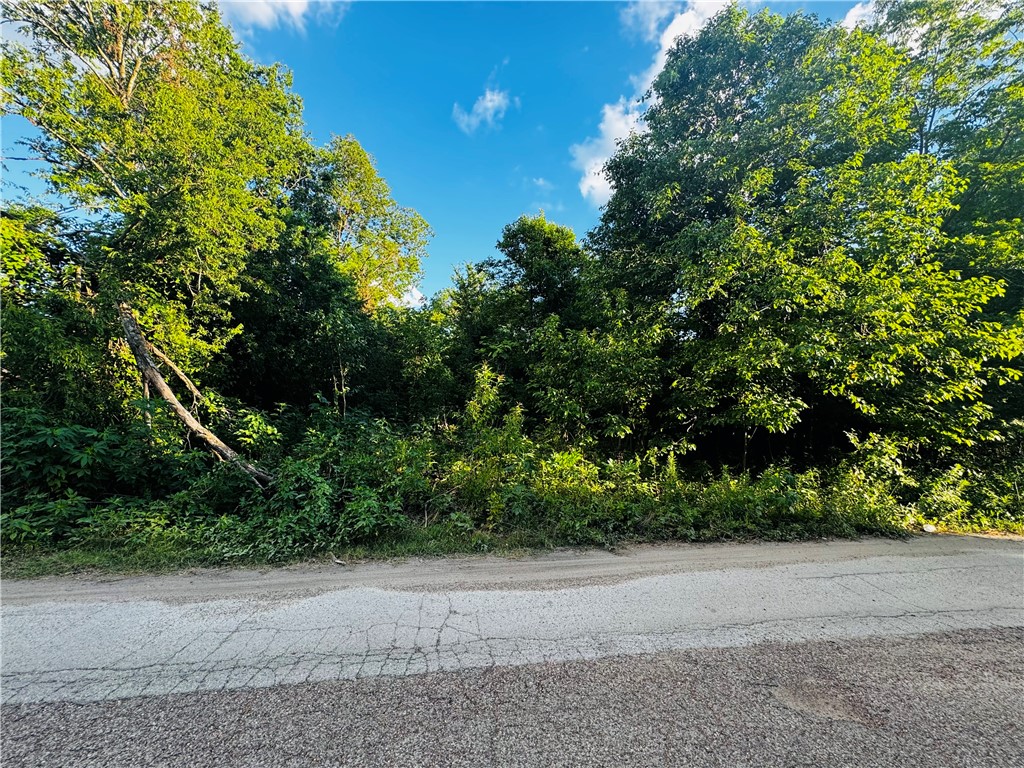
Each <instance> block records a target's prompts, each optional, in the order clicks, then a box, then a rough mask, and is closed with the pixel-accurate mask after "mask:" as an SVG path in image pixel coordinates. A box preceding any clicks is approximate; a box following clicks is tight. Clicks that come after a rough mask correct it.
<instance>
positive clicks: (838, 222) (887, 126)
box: [591, 8, 1024, 445]
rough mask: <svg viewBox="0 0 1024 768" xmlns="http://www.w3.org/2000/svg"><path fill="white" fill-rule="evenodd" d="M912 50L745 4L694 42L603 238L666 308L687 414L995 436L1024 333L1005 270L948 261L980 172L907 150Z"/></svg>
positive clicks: (606, 251)
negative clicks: (1006, 297) (1007, 315)
mask: <svg viewBox="0 0 1024 768" xmlns="http://www.w3.org/2000/svg"><path fill="white" fill-rule="evenodd" d="M906 62H907V59H906V56H905V54H903V53H901V52H900V51H899V50H897V49H894V48H893V47H891V46H890V45H888V44H887V43H886V42H885V41H883V40H881V39H880V38H879V37H877V36H876V35H873V34H871V33H869V32H865V31H861V30H855V31H852V32H850V31H846V30H843V29H841V28H838V27H826V26H824V25H821V24H819V23H818V22H816V21H815V20H814V19H812V18H808V17H805V16H802V15H800V14H794V15H791V16H789V17H786V18H785V19H783V18H781V17H779V16H775V15H773V14H770V13H767V12H762V13H759V14H757V15H755V16H750V15H748V14H747V13H746V12H744V11H742V10H740V9H737V8H731V9H728V10H726V11H724V12H723V13H722V14H720V15H719V16H717V17H716V18H715V19H714V20H712V22H711V23H709V25H708V26H706V27H705V28H704V29H703V30H702V31H701V33H700V34H698V35H697V36H695V37H692V38H680V39H679V40H678V41H677V42H676V45H675V47H674V48H673V50H672V51H671V52H670V54H669V57H668V61H667V63H666V66H665V69H664V71H663V72H662V73H661V74H660V75H659V77H658V79H657V80H656V81H655V83H654V86H653V96H654V98H653V99H652V105H651V107H650V109H649V111H648V112H647V115H646V125H647V128H648V130H647V131H646V132H644V133H641V134H639V135H637V136H634V137H633V138H631V139H630V140H628V141H627V142H626V143H624V145H623V146H622V147H621V148H620V150H619V152H618V153H617V154H616V155H615V157H613V158H612V160H611V161H610V162H609V165H608V173H609V176H610V178H611V180H612V182H613V184H614V187H615V190H616V191H615V194H614V196H613V198H612V199H611V201H610V202H609V204H608V207H607V209H606V211H605V213H604V215H603V218H602V222H601V224H600V226H599V227H598V229H597V230H596V231H595V233H593V235H592V238H591V240H592V242H593V243H594V244H595V246H596V247H597V248H598V250H599V253H600V255H601V258H602V261H603V262H604V263H605V264H606V265H608V266H609V269H612V270H615V271H617V272H618V273H619V274H621V275H622V276H623V278H624V280H623V282H624V284H625V286H626V287H627V289H628V290H629V291H630V292H631V294H632V295H633V297H634V300H635V301H636V302H637V304H638V305H639V306H643V305H644V304H646V303H649V302H651V301H653V300H664V301H667V302H668V306H669V312H668V317H667V321H668V322H669V323H670V324H671V325H672V326H673V327H674V328H675V329H676V330H675V333H676V338H677V344H676V346H675V351H674V353H673V354H672V355H671V357H670V359H669V361H668V365H669V367H670V368H671V370H672V372H673V375H674V377H675V390H676V392H677V395H678V397H677V400H676V403H675V408H676V410H677V415H678V416H679V417H680V418H683V419H696V420H697V421H698V423H699V424H700V425H701V426H702V427H703V429H704V430H705V431H708V430H711V429H713V428H714V427H715V425H721V424H727V425H730V424H731V425H735V426H736V427H738V428H740V429H741V430H742V431H745V432H748V433H749V432H750V431H752V430H755V429H758V428H764V429H767V430H769V431H773V432H786V431H789V430H792V429H793V428H794V427H795V426H796V424H798V423H799V422H800V421H801V420H802V419H808V418H810V419H815V418H816V416H815V411H816V412H817V414H818V417H817V418H824V419H826V420H827V421H828V422H830V423H831V424H832V425H833V426H832V429H833V430H836V429H841V428H842V426H843V425H846V426H853V425H856V424H858V423H860V424H861V425H863V426H866V427H868V428H872V427H874V428H881V427H884V428H886V429H893V430H897V431H900V430H902V431H903V432H904V433H909V434H910V435H912V436H915V437H919V438H931V439H934V440H935V443H936V445H941V444H949V443H950V442H953V443H955V442H972V441H975V440H977V439H979V438H981V437H984V436H986V435H988V434H990V428H991V424H990V422H989V417H990V413H991V409H990V407H989V406H988V405H987V404H986V402H985V401H984V399H983V395H984V392H985V390H986V389H988V388H989V387H991V386H992V385H994V384H997V383H999V382H1005V381H1008V380H1011V379H1015V378H1017V377H1019V375H1020V374H1019V371H1018V370H1017V369H1016V368H1014V367H1013V366H1012V365H1009V364H1008V363H1009V362H1010V361H1012V360H1014V359H1015V358H1017V357H1019V355H1020V353H1021V348H1022V339H1024V337H1022V329H1021V327H1020V326H1019V325H1018V324H1015V323H1012V322H996V321H992V320H989V319H986V318H982V317H981V315H980V311H981V310H982V309H983V308H984V307H985V305H986V304H987V303H988V302H989V301H991V300H992V299H993V298H995V297H998V296H1000V295H1001V294H1002V293H1003V292H1004V291H1005V284H1004V283H1003V282H1002V281H1000V280H999V279H998V278H997V277H996V276H993V275H990V274H977V275H974V276H971V277H964V276H962V275H961V274H959V273H958V272H956V271H953V270H950V269H949V268H948V267H947V266H945V265H946V263H947V257H948V255H949V254H950V253H951V252H952V250H953V249H955V248H956V246H957V239H956V238H954V237H953V236H952V234H951V233H948V232H946V231H945V230H944V229H943V221H944V220H945V218H946V217H947V216H949V215H950V214H951V213H952V212H953V211H954V210H955V208H956V201H957V199H958V198H959V196H960V195H961V194H962V193H963V191H964V189H965V186H966V185H967V184H968V182H967V181H966V180H965V179H963V177H962V176H961V174H959V173H958V172H957V168H956V167H955V166H954V164H953V163H951V162H948V161H946V160H944V159H942V158H938V157H935V156H933V155H925V154H921V153H919V152H917V151H915V148H913V147H912V146H911V145H912V139H913V137H914V132H915V117H914V110H915V105H916V102H915V100H914V94H913V92H912V91H908V89H907V88H906V87H905V86H906V80H905V77H904V74H905V67H906ZM844 405H845V407H846V408H847V410H846V411H845V412H844V411H843V406H844ZM858 414H859V415H858Z"/></svg>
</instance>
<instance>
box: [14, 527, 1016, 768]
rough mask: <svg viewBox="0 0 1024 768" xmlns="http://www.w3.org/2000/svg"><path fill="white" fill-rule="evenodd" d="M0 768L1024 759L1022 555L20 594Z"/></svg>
mask: <svg viewBox="0 0 1024 768" xmlns="http://www.w3.org/2000/svg"><path fill="white" fill-rule="evenodd" d="M2 600H3V605H2V642H3V645H2V654H3V656H2V662H3V663H2V681H0V682H2V701H3V708H2V726H3V731H2V742H0V746H2V748H3V765H4V766H8V765H17V766H20V765H51V766H52V765H67V766H90V765H96V766H120V765H124V766H137V765H188V766H198V765H211V766H212V765H295V766H300V765H389V766H390V765H410V766H413V765H466V766H477V765H538V766H547V765H595V766H596V765H684V764H693V765H722V766H740V765H851V766H854V765H856V766H866V765H908V764H914V765H936V766H945V765H948V766H951V767H952V766H968V765H978V766H1012V765H1021V764H1024V726H1022V722H1024V709H1022V702H1024V542H1021V541H1019V540H1011V539H985V538H974V537H945V536H930V537H921V538H916V539H912V540H909V541H888V540H865V541H860V542H831V543H814V544H774V545H773V544H749V545H746V544H745V545H708V546H671V547H641V548H636V549H631V550H627V551H625V552H623V553H617V554H616V553H608V552H589V553H576V552H560V553H554V554H551V555H546V556H541V557H533V558H524V559H521V560H501V559H498V558H465V559H452V560H426V561H410V562H405V563H401V564H368V565H357V566H337V565H334V566H318V567H300V568H290V569H279V570H272V571H266V572H254V571H214V572H204V573H195V574H180V575H174V576H156V577H131V578H118V579H106V580H69V579H40V580H33V581H20V582H4V583H3V585H2Z"/></svg>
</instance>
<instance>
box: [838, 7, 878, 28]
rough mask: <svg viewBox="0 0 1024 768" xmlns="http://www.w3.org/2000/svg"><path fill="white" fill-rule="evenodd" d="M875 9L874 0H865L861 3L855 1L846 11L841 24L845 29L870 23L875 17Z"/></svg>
mask: <svg viewBox="0 0 1024 768" xmlns="http://www.w3.org/2000/svg"><path fill="white" fill-rule="evenodd" d="M875 11H876V8H875V0H865V1H864V2H862V3H857V4H856V5H855V6H853V8H851V9H850V10H848V11H847V12H846V15H845V16H844V17H843V21H842V24H843V26H844V27H846V28H847V29H853V28H854V27H857V26H860V25H862V24H870V23H871V22H872V21H874V19H875Z"/></svg>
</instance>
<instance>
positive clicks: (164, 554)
mask: <svg viewBox="0 0 1024 768" xmlns="http://www.w3.org/2000/svg"><path fill="white" fill-rule="evenodd" d="M931 524H934V525H935V531H936V532H937V533H946V534H985V535H1018V536H1024V525H1020V524H1010V525H1005V524H1004V525H999V526H994V527H988V528H986V527H979V526H978V525H969V526H963V525H961V526H951V525H949V524H945V523H942V522H941V521H938V522H937V523H931ZM931 524H930V525H931ZM914 530H920V528H919V527H918V526H914V527H912V528H907V529H906V530H904V531H893V530H890V531H886V532H884V533H882V532H879V533H877V534H873V535H884V536H894V535H895V536H899V535H909V534H910V533H911V532H913V531H914ZM869 535H871V534H869ZM780 538H784V539H786V540H791V541H792V540H820V539H821V538H822V537H821V536H815V535H799V534H798V535H790V536H786V537H779V536H748V537H728V538H726V537H719V538H706V539H702V541H728V540H732V541H736V540H748V541H749V540H773V541H778V540H779V539H780ZM827 538H841V537H836V536H829V537H827ZM852 538H855V537H852ZM666 541H675V543H685V542H684V541H681V540H666V539H650V538H627V539H622V540H620V541H617V542H612V541H609V542H606V543H605V545H604V546H605V547H614V546H616V545H622V544H641V543H666ZM561 546H572V544H570V542H566V541H559V540H556V539H553V538H550V537H549V536H547V535H544V534H542V533H539V532H533V531H515V532H512V533H508V534H499V533H489V532H485V531H479V530H474V531H457V530H452V528H451V527H449V526H444V525H432V526H428V527H425V528H424V527H416V528H410V529H407V530H406V531H404V532H403V535H402V536H400V537H395V538H391V539H384V540H380V541H377V542H374V543H371V544H364V545H359V546H352V547H340V548H337V549H334V550H333V551H330V552H325V551H313V552H309V553H306V554H304V555H297V556H295V557H291V558H285V559H278V560H274V561H268V560H267V559H265V558H259V557H247V556H240V557H237V558H230V559H226V558H224V556H223V554H222V553H218V552H216V551H214V550H212V549H208V548H205V549H204V548H201V547H199V548H197V547H195V546H193V545H190V544H187V543H183V542H173V541H170V542H168V541H160V540H151V541H148V542H143V543H139V542H124V541H120V542H118V541H109V542H97V541H93V542H88V543H83V544H78V545H74V546H70V547H65V548H60V549H56V548H54V549H41V548H32V549H26V548H15V547H11V546H8V547H6V548H5V550H4V552H3V553H2V558H0V574H2V577H3V578H5V579H32V578H39V577H43V576H68V575H114V574H117V575H128V574H143V573H152V574H155V573H169V572H173V571H181V570H187V569H189V568H215V567H239V568H243V567H263V568H265V567H277V566H284V565H289V564H295V563H299V562H323V561H328V562H330V561H333V560H335V559H337V560H341V561H343V562H345V563H350V562H361V561H367V560H387V559H401V558H408V557H444V556H448V555H477V554H495V555H501V556H508V557H516V556H522V555H525V554H534V553H538V552H545V551H550V550H552V549H554V548H556V547H561ZM575 546H578V544H576V545H575Z"/></svg>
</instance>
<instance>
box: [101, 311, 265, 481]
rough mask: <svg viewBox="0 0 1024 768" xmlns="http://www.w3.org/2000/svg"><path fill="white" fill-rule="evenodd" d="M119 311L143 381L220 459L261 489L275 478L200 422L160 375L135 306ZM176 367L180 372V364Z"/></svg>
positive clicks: (191, 387)
mask: <svg viewBox="0 0 1024 768" xmlns="http://www.w3.org/2000/svg"><path fill="white" fill-rule="evenodd" d="M118 314H119V315H120V317H121V325H122V326H123V327H124V335H125V339H126V340H127V342H128V347H129V348H130V349H131V351H132V354H133V355H134V356H135V364H136V365H137V366H138V368H139V373H141V374H142V381H143V382H144V383H145V384H147V385H149V387H150V389H151V390H153V391H154V392H156V394H158V395H159V396H160V397H162V398H163V399H164V400H166V401H167V402H168V403H169V404H170V406H171V410H173V411H174V413H175V415H176V416H177V417H178V418H179V419H181V420H182V421H183V422H184V423H185V426H186V427H188V428H189V430H191V432H192V433H193V434H195V435H197V436H198V437H199V438H200V439H201V440H203V442H205V443H206V444H207V445H208V446H209V448H210V450H211V451H213V452H214V453H215V454H216V455H217V456H218V457H219V458H221V459H223V460H224V461H230V462H231V463H233V464H235V465H236V466H238V467H239V468H241V469H242V470H243V471H245V472H246V473H247V474H248V475H249V476H250V477H251V478H252V479H253V480H254V481H255V482H256V484H257V485H258V486H260V487H261V488H262V487H263V486H264V484H266V483H269V482H270V481H271V480H273V478H272V477H271V476H270V475H268V474H267V473H266V472H264V471H263V470H261V469H259V468H257V467H254V466H253V465H252V464H250V463H249V462H247V461H246V460H245V459H243V458H242V457H241V456H239V455H238V453H237V452H236V451H235V450H234V449H233V448H231V447H230V446H229V445H227V444H226V443H225V442H224V441H223V440H221V439H220V438H219V437H217V436H216V435H215V434H213V432H211V431H210V430H208V429H207V428H206V427H204V426H203V425H202V424H200V423H199V420H198V419H197V418H196V417H195V416H193V415H192V413H191V412H190V411H189V410H188V409H187V408H186V407H185V406H183V405H182V404H181V402H180V401H179V400H178V398H177V397H176V396H175V394H174V392H173V391H172V390H171V388H170V387H169V386H168V385H167V382H166V381H165V380H164V377H163V376H162V375H161V374H160V370H159V369H158V368H157V367H156V362H154V360H153V357H152V355H150V353H149V350H150V345H149V344H148V343H147V341H146V338H145V336H143V335H142V329H141V328H139V323H138V321H136V319H135V315H134V314H132V310H131V307H129V306H128V305H127V304H121V305H119V306H118ZM161 357H163V355H161ZM172 367H173V368H174V370H175V371H177V367H176V366H172ZM182 375H184V374H182ZM189 384H191V382H189ZM189 389H190V390H191V391H192V394H193V396H196V395H197V394H198V392H197V390H195V388H194V386H190V387H189Z"/></svg>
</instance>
